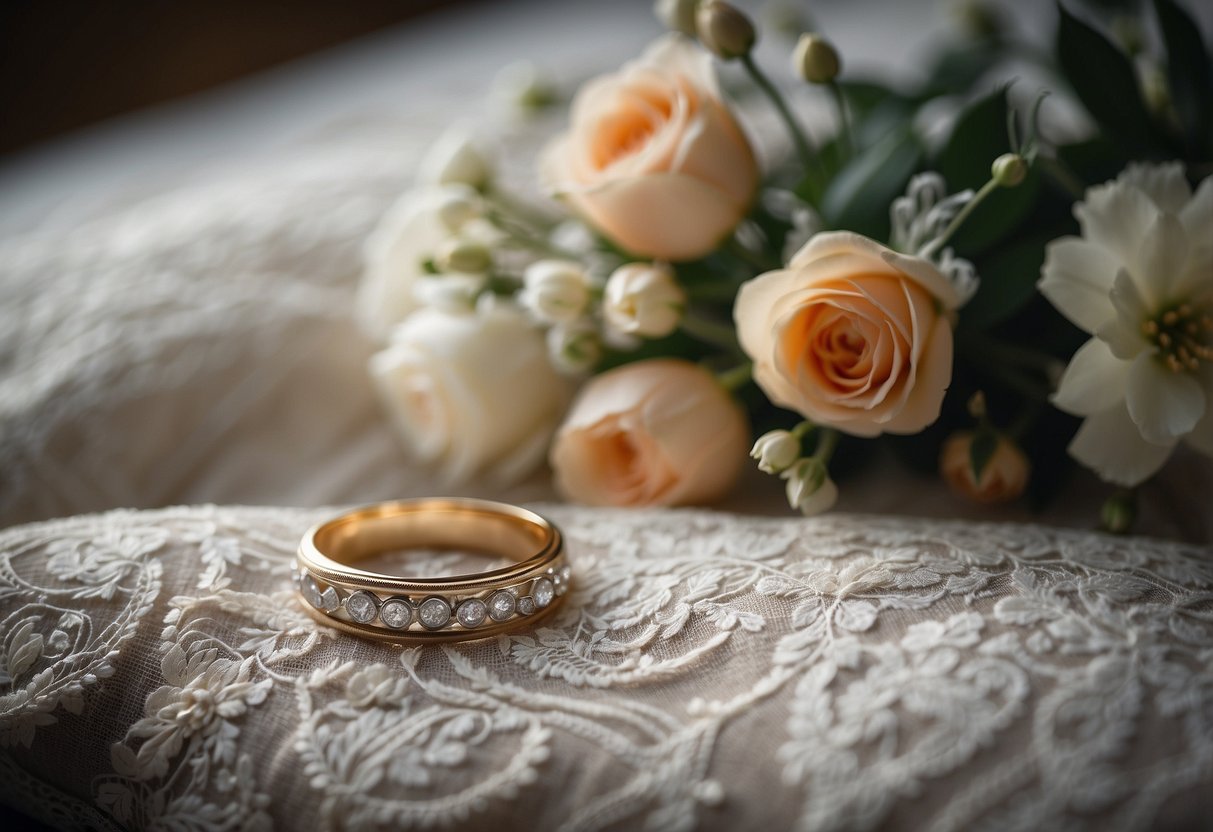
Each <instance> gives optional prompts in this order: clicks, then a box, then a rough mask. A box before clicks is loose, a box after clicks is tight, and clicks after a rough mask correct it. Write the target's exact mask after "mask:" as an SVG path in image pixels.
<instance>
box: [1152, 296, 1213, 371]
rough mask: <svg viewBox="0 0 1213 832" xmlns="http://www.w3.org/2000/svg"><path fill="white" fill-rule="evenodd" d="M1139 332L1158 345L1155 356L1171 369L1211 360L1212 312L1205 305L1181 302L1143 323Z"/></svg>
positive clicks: (1195, 365) (1212, 348)
mask: <svg viewBox="0 0 1213 832" xmlns="http://www.w3.org/2000/svg"><path fill="white" fill-rule="evenodd" d="M1141 332H1142V334H1143V335H1145V336H1146V340H1148V341H1150V342H1151V343H1153V344H1155V345H1157V346H1158V357H1159V359H1160V360H1161V361H1162V362H1163V363H1164V364H1166V365H1167V368H1168V369H1169V370H1171V372H1173V373H1180V372H1184V371H1185V370H1198V369H1200V362H1202V361H1208V362H1213V345H1211V342H1213V314H1210V312H1209V310H1208V309H1193V308H1192V306H1191V304H1187V303H1181V304H1180V305H1179V306H1176V307H1173V308H1171V309H1168V310H1166V311H1165V312H1162V313H1161V314H1159V315H1157V316H1156V317H1154V318H1151V319H1150V320H1148V321H1146V322H1145V323H1143V324H1142V325H1141Z"/></svg>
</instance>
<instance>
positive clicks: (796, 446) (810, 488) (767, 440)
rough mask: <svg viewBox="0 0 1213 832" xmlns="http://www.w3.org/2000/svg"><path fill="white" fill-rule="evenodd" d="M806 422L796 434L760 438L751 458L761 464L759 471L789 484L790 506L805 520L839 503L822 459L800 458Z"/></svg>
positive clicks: (775, 432)
mask: <svg viewBox="0 0 1213 832" xmlns="http://www.w3.org/2000/svg"><path fill="white" fill-rule="evenodd" d="M808 428H809V424H808V423H807V422H805V423H801V425H799V426H798V427H797V428H795V429H794V430H790V431H788V430H772V431H768V432H766V433H764V434H763V435H762V436H760V437H758V441H757V442H755V443H754V447H753V448H751V449H750V456H751V457H753V458H754V459H756V460H758V470H760V471H762V472H763V473H766V474H774V475H776V476H779V477H780V478H781V479H783V480H784V481H785V482H786V483H787V486H786V491H787V498H788V505H789V506H791V507H792V508H794V509H797V510H798V511H800V513H801V514H803V515H804V516H806V517H812V516H813V515H815V514H822V513H824V512H827V511H829V510H830V509H831V508H833V507H834V503H835V502H837V501H838V487H837V486H836V485H835V484H834V481H833V480H832V479H830V473H829V470H828V468H827V467H826V463H825V462H824V461H823V458H822V456H820V455H817V454H814V455H813V456H802V455H801V436H802V434H803V433H804V432H805V431H806V430H807V429H808Z"/></svg>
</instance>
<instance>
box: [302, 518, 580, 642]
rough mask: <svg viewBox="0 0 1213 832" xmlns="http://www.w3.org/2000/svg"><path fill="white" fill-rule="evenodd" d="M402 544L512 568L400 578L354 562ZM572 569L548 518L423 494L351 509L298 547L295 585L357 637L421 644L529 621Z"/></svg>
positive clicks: (560, 590)
mask: <svg viewBox="0 0 1213 832" xmlns="http://www.w3.org/2000/svg"><path fill="white" fill-rule="evenodd" d="M406 549H454V550H459V551H464V552H479V553H482V554H487V555H498V556H501V557H505V558H508V559H510V560H512V561H515V562H514V563H513V564H510V565H509V566H505V567H502V568H500V569H492V570H489V571H486V572H479V573H475V574H469V575H454V576H449V577H434V578H425V577H397V576H393V575H385V574H382V573H379V572H370V571H367V570H364V569H360V568H358V567H357V566H356V565H355V564H357V563H358V562H359V561H361V560H363V559H365V558H368V557H371V556H374V555H379V554H383V553H388V552H394V551H399V550H406ZM570 577H571V570H570V568H569V565H568V562H567V560H566V558H565V552H564V541H563V538H562V537H561V534H560V530H559V529H558V528H556V526H555V525H554V524H552V523H551V522H549V521H547V520H545V519H544V518H543V517H540V516H539V515H538V514H535V513H534V512H532V511H527V510H526V509H523V508H518V507H517V506H511V505H507V504H505V503H494V502H489V501H487V500H470V499H447V498H441V499H421V500H403V501H400V502H394V503H379V504H377V505H372V506H367V507H365V508H360V509H355V510H354V511H350V512H348V513H346V514H342V515H340V516H339V517H335V518H333V519H332V520H329V521H327V522H324V523H320V524H319V525H316V526H313V527H312V528H311V529H309V530H308V532H307V534H305V535H304V536H303V540H301V541H300V543H299V553H298V555H297V558H296V562H295V582H296V587H297V588H298V590H299V595H300V597H301V598H302V599H303V604H304V607H305V608H306V609H307V611H308V612H309V613H311V614H312V616H313V617H314V618H315V619H316V620H317V621H320V622H321V623H323V624H327V625H329V626H332V627H336V628H337V629H339V630H344V631H345V632H347V633H353V634H354V635H359V636H369V637H371V638H378V639H385V640H389V641H396V642H408V643H426V642H437V641H464V640H467V639H475V638H485V637H487V636H494V635H497V634H499V633H504V632H507V631H510V630H516V629H519V628H520V627H529V626H531V625H533V624H536V623H538V622H539V621H541V620H542V619H544V618H545V617H547V616H548V615H550V614H551V613H552V612H554V611H555V610H556V608H557V607H558V606H559V605H560V602H561V600H562V598H563V596H564V594H565V592H566V591H567V590H568V587H569V579H570Z"/></svg>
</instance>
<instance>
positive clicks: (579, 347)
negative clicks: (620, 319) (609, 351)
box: [547, 318, 602, 376]
mask: <svg viewBox="0 0 1213 832" xmlns="http://www.w3.org/2000/svg"><path fill="white" fill-rule="evenodd" d="M547 338H548V355H549V356H550V358H551V361H552V366H554V367H555V368H556V369H557V370H559V371H560V372H562V373H564V374H565V375H571V376H575V375H580V374H581V373H585V372H588V371H589V370H592V369H594V365H595V364H597V363H598V361H599V359H601V358H602V341H601V340H600V339H599V337H598V330H597V329H596V328H595V327H594V325H593V324H592V323H591V322H590V321H589V320H588V319H586V318H580V319H578V320H576V321H572V322H571V323H567V324H557V325H556V326H554V327H552V328H551V329H549V330H548V336H547Z"/></svg>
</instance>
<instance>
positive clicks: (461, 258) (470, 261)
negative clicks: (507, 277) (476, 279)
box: [434, 237, 493, 274]
mask: <svg viewBox="0 0 1213 832" xmlns="http://www.w3.org/2000/svg"><path fill="white" fill-rule="evenodd" d="M434 266H435V267H436V268H437V269H438V271H440V272H443V273H449V272H459V273H461V274H484V273H485V272H487V271H488V270H489V269H491V268H492V267H493V253H492V252H491V251H489V249H488V247H487V246H485V245H484V244H483V243H477V242H475V241H472V240H461V239H459V238H457V237H453V238H451V239H449V240H443V241H442V243H441V244H440V245H439V246H438V250H437V251H436V252H434Z"/></svg>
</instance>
